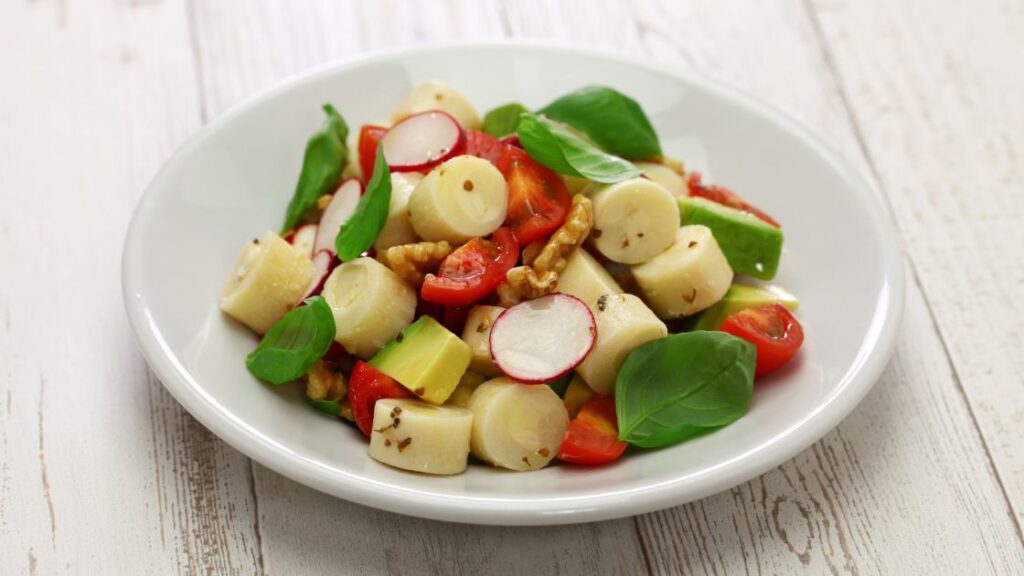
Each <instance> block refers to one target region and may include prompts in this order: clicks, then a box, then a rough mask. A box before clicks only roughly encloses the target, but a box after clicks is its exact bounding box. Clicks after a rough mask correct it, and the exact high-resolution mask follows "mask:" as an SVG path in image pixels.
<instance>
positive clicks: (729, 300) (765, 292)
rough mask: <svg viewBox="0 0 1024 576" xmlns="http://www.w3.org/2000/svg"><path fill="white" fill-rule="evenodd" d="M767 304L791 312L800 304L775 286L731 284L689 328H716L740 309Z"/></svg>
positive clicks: (793, 297) (794, 297)
mask: <svg viewBox="0 0 1024 576" xmlns="http://www.w3.org/2000/svg"><path fill="white" fill-rule="evenodd" d="M769 304H782V305H783V306H785V307H786V308H787V309H788V310H789V311H790V312H792V311H794V310H796V309H797V308H798V307H799V306H800V301H799V300H797V299H796V296H793V295H792V294H790V293H789V292H786V291H785V290H783V289H782V288H778V287H775V286H753V285H750V284H733V285H732V286H730V287H729V291H728V292H726V293H725V296H723V297H722V299H721V300H719V301H718V302H716V303H715V304H714V305H712V306H711V307H710V308H708V309H707V310H705V311H703V312H701V313H700V314H699V315H697V316H696V317H695V322H694V324H693V325H692V326H691V327H690V328H691V329H692V330H718V328H719V327H720V326H721V325H722V322H723V321H725V319H726V318H727V317H729V316H732V315H733V314H735V313H737V312H739V311H740V310H746V309H747V308H757V307H758V306H767V305H769Z"/></svg>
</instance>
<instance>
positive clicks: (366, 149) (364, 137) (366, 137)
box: [359, 124, 388, 183]
mask: <svg viewBox="0 0 1024 576" xmlns="http://www.w3.org/2000/svg"><path fill="white" fill-rule="evenodd" d="M387 133H388V129H387V128H385V127H383V126H374V125H373V124H367V125H365V126H363V127H362V128H360V129H359V169H360V170H362V171H363V182H364V183H365V182H366V181H367V180H369V179H370V176H371V175H372V174H373V161H374V160H375V159H376V158H377V142H380V139H381V138H383V137H384V135H385V134H387Z"/></svg>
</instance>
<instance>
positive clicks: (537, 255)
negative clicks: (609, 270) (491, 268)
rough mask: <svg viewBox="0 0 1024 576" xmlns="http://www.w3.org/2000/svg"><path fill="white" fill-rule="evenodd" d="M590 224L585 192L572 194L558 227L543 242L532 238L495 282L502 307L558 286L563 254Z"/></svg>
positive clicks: (579, 242)
mask: <svg viewBox="0 0 1024 576" xmlns="http://www.w3.org/2000/svg"><path fill="white" fill-rule="evenodd" d="M593 226H594V206H593V204H591V203H590V199H589V198H587V197H586V196H582V195H579V194H577V195H576V196H573V199H572V208H571V209H570V210H569V215H568V216H567V217H566V219H565V223H564V224H562V225H561V226H560V227H559V228H558V230H555V232H554V234H552V235H551V237H550V238H548V241H547V242H546V243H545V244H543V247H541V244H540V243H539V242H534V243H533V244H530V245H529V246H527V247H526V249H525V250H524V251H523V262H525V263H526V264H527V265H526V266H518V267H516V268H513V269H511V270H509V271H508V274H506V276H505V282H504V283H502V284H501V286H498V299H499V300H500V301H501V305H502V306H505V307H506V308H507V307H509V306H514V305H516V304H518V303H520V302H522V301H524V300H533V299H534V298H540V297H541V296H544V295H546V294H550V293H552V292H554V291H555V289H556V288H557V287H558V274H559V272H561V271H562V270H564V269H565V265H566V258H567V257H568V256H569V255H570V254H572V252H573V250H576V249H577V248H579V247H580V246H581V245H582V244H583V241H584V240H586V239H587V235H588V234H590V229H591V228H593Z"/></svg>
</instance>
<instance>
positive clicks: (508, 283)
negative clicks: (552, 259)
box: [498, 266, 558, 308]
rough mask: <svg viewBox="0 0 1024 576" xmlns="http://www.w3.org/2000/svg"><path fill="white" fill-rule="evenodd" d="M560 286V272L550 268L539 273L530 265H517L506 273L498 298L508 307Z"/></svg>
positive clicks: (547, 292)
mask: <svg viewBox="0 0 1024 576" xmlns="http://www.w3.org/2000/svg"><path fill="white" fill-rule="evenodd" d="M557 286H558V272H555V271H554V270H549V271H547V272H544V273H542V274H538V273H537V271H536V270H534V269H533V268H532V267H530V266H516V267H515V268H513V269H511V270H509V271H508V274H506V275H505V282H503V283H502V284H501V285H500V286H498V300H499V301H500V302H501V305H502V306H504V307H506V308H508V307H509V306H515V305H516V304H519V303H520V302H523V301H524V300H533V299H534V298H540V297H541V296H545V295H547V294H550V293H552V292H554V291H555V288H556V287H557Z"/></svg>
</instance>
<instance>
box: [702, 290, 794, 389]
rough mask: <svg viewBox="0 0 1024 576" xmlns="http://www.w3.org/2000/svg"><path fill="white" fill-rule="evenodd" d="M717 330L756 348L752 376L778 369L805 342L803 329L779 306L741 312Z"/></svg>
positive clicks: (761, 307) (724, 322) (788, 312)
mask: <svg viewBox="0 0 1024 576" xmlns="http://www.w3.org/2000/svg"><path fill="white" fill-rule="evenodd" d="M719 330H721V331H722V332H728V333H729V334H732V335H733V336H738V337H740V338H742V339H744V340H746V341H747V342H750V343H751V344H753V345H754V346H755V347H756V348H757V367H756V369H755V371H754V376H755V377H761V376H764V375H765V374H768V373H770V372H774V371H775V370H778V369H779V367H781V366H782V365H783V364H785V363H786V362H789V360H790V359H791V358H792V357H793V355H795V354H796V352H797V350H799V349H800V345H801V344H803V343H804V329H803V327H802V326H801V325H800V322H798V321H797V319H796V317H794V316H793V314H792V313H790V311H789V310H786V307H785V306H783V305H782V304H769V305H767V306H759V307H757V308H748V309H746V310H740V311H739V312H737V313H735V314H733V315H732V316H729V317H727V318H726V319H725V321H723V322H722V326H721V328H719Z"/></svg>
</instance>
